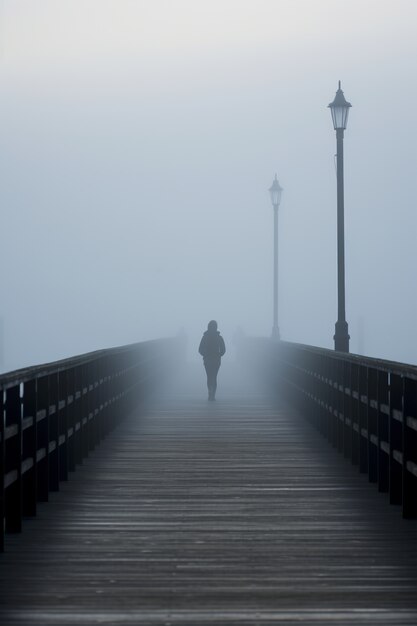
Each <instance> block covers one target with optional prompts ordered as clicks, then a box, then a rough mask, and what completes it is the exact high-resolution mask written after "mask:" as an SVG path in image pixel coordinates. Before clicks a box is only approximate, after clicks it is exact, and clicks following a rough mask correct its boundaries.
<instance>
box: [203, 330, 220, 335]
mask: <svg viewBox="0 0 417 626" xmlns="http://www.w3.org/2000/svg"><path fill="white" fill-rule="evenodd" d="M204 334H205V335H220V331H219V330H206V331H204Z"/></svg>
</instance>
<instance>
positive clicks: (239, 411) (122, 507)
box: [0, 388, 417, 626]
mask: <svg viewBox="0 0 417 626" xmlns="http://www.w3.org/2000/svg"><path fill="white" fill-rule="evenodd" d="M0 601H1V607H2V608H1V609H0V623H1V624H2V625H3V626H6V625H7V624H19V625H23V624H24V625H25V626H30V625H42V626H45V625H50V624H53V625H57V626H58V625H70V624H71V625H74V624H112V625H116V624H149V625H154V624H158V625H162V624H164V625H169V624H172V625H179V624H185V625H186V624H190V625H191V624H192V625H199V624H205V625H207V624H225V625H230V624H233V625H237V624H239V625H240V624H242V625H245V624H260V625H272V624H293V623H297V624H300V623H301V624H304V625H310V624H314V625H316V626H317V625H318V624H326V625H327V624H337V625H338V626H340V625H345V624H346V625H347V624H356V625H359V624H361V625H362V624H378V625H388V624H389V625H390V626H391V625H399V624H404V625H405V624H407V625H414V626H415V625H416V624H417V525H416V523H415V522H410V521H403V520H402V518H401V514H400V511H399V509H398V508H394V507H390V506H389V505H388V503H387V499H386V497H385V496H384V495H382V494H378V493H377V491H376V490H375V488H374V487H373V486H370V485H369V484H368V483H367V480H366V479H365V478H364V477H363V476H358V475H357V472H356V468H352V467H350V466H349V465H348V464H347V463H346V462H344V461H343V459H341V458H340V456H339V455H338V454H337V453H336V452H335V451H334V450H332V448H331V447H330V446H328V444H327V443H326V442H325V441H324V440H323V439H322V438H321V437H320V436H319V435H318V434H317V433H316V432H315V431H314V430H313V429H312V428H311V427H310V426H309V425H308V424H307V423H305V422H304V421H302V420H301V419H300V418H298V417H297V416H295V415H293V414H292V413H291V411H289V410H283V409H277V408H274V406H272V405H271V404H270V403H269V402H268V401H267V400H266V399H265V397H264V396H263V395H262V394H260V393H259V392H255V391H253V390H250V389H249V390H248V389H247V390H246V392H242V391H238V390H236V389H233V388H230V389H229V390H226V389H225V390H224V391H223V392H222V391H221V392H220V393H219V396H218V400H217V401H216V402H215V403H207V401H206V400H205V394H204V395H202V396H200V397H199V396H198V395H195V396H193V395H187V393H186V392H184V393H180V392H178V393H177V395H176V396H175V397H174V396H173V397H169V398H166V399H165V400H164V401H160V402H158V403H156V404H155V405H154V406H152V407H150V408H149V409H147V410H146V411H145V412H144V413H143V414H142V415H140V416H139V415H135V416H132V418H131V419H129V420H127V421H126V422H125V423H124V424H123V425H122V426H121V427H119V428H118V429H117V430H116V431H115V432H114V434H113V435H112V436H110V437H109V438H108V439H107V440H106V441H105V442H104V443H102V444H101V446H100V447H99V448H97V449H96V450H95V451H94V452H93V453H92V454H91V456H90V457H89V458H88V460H87V461H86V462H85V464H84V465H83V466H82V467H81V468H78V469H77V471H76V472H75V473H74V474H71V477H70V480H69V482H68V483H65V484H64V485H63V486H62V488H61V491H60V493H58V494H52V500H51V502H50V503H48V504H45V505H40V507H39V514H38V517H37V518H36V519H32V520H27V521H25V523H24V532H23V534H22V535H19V536H9V537H8V539H7V546H6V552H5V554H3V555H0Z"/></svg>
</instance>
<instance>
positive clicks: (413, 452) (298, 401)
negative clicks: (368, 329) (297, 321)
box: [247, 339, 417, 518]
mask: <svg viewBox="0 0 417 626" xmlns="http://www.w3.org/2000/svg"><path fill="white" fill-rule="evenodd" d="M248 341H249V343H248V345H247V348H248V350H252V351H253V353H255V354H256V353H257V354H258V363H260V361H261V360H262V361H263V363H264V364H265V365H266V369H265V370H263V372H264V378H268V380H269V382H270V384H272V386H273V387H274V388H275V389H277V390H278V392H279V395H280V396H281V397H283V398H286V399H287V400H288V401H289V402H290V403H291V404H292V405H294V406H295V407H297V408H298V409H299V410H300V412H301V413H302V414H303V415H304V416H305V417H306V418H307V419H308V420H309V421H310V422H312V423H313V424H314V425H315V426H316V427H317V428H318V429H319V430H320V432H321V433H322V434H323V435H324V436H325V437H326V438H327V439H328V440H329V442H331V443H332V445H333V446H334V447H336V448H337V449H338V450H339V452H341V453H342V454H343V455H344V456H345V457H346V458H348V459H350V460H351V462H352V463H353V464H355V465H357V466H358V468H359V471H360V472H362V473H367V474H368V476H369V480H370V482H372V483H376V485H377V487H378V489H379V491H381V492H387V493H388V494H389V501H390V503H391V504H398V505H402V511H403V516H404V517H405V518H416V517H417V367H416V366H413V365H406V364H403V363H397V362H392V361H384V360H380V359H374V358H368V357H363V356H358V355H354V354H345V353H342V352H335V351H332V350H326V349H322V348H316V347H313V346H308V345H302V344H295V343H288V342H283V341H278V342H274V341H272V340H262V339H259V340H248ZM265 357H266V358H265Z"/></svg>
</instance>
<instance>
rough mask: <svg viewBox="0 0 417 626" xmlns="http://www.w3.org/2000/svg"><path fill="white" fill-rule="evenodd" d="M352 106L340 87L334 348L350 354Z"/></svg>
mask: <svg viewBox="0 0 417 626" xmlns="http://www.w3.org/2000/svg"><path fill="white" fill-rule="evenodd" d="M351 106H352V105H351V104H350V103H349V102H347V101H346V99H345V96H344V95H343V91H342V89H341V87H340V80H339V89H338V90H337V91H336V96H335V99H334V100H333V102H331V103H330V104H329V108H330V111H331V114H332V120H333V126H334V129H335V131H336V141H337V305H338V306H337V310H338V315H337V322H336V325H335V334H334V337H333V339H334V348H335V350H340V351H341V352H349V339H350V337H349V331H348V324H347V321H346V307H345V209H344V187H343V135H344V132H345V129H346V125H347V120H348V116H349V109H350V107H351Z"/></svg>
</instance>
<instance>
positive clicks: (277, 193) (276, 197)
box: [270, 186, 282, 206]
mask: <svg viewBox="0 0 417 626" xmlns="http://www.w3.org/2000/svg"><path fill="white" fill-rule="evenodd" d="M281 192H282V189H280V188H279V187H275V186H274V187H272V188H271V189H270V193H271V202H272V204H273V205H274V206H276V205H277V204H279V203H280V202H281Z"/></svg>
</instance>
